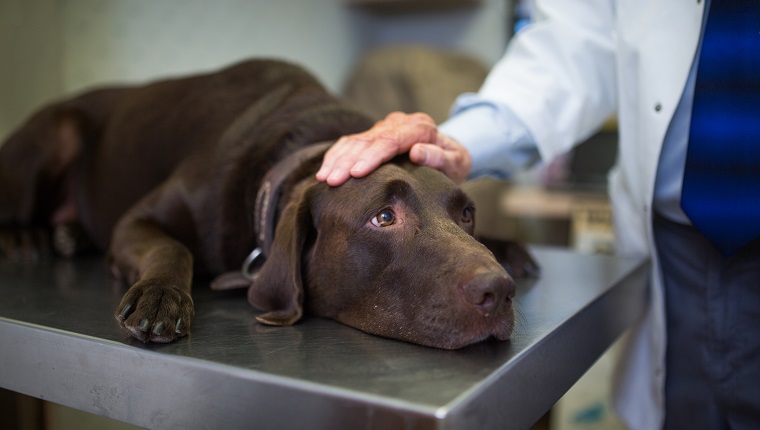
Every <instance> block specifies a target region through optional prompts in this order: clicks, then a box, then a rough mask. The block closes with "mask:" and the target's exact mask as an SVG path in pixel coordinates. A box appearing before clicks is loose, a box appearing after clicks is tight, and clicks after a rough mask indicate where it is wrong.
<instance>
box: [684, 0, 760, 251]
mask: <svg viewBox="0 0 760 430" xmlns="http://www.w3.org/2000/svg"><path fill="white" fill-rule="evenodd" d="M711 3H712V5H710V10H709V15H708V17H707V23H706V25H705V30H704V35H703V39H702V46H701V53H700V54H699V64H698V65H697V78H696V86H695V89H694V105H693V108H692V117H691V129H690V132H689V144H688V149H687V155H686V165H685V169H684V178H683V191H682V195H681V207H682V208H683V210H684V212H685V213H686V215H687V216H688V217H689V219H690V220H691V222H692V224H693V225H694V226H695V227H696V228H698V229H699V230H700V231H701V232H702V234H703V235H704V236H705V237H706V238H707V239H708V240H710V241H711V242H712V243H713V244H714V245H715V246H716V247H717V249H718V250H719V251H720V252H721V253H722V254H723V255H725V256H730V255H732V254H734V253H735V252H736V251H737V250H738V249H739V248H741V247H742V246H743V245H745V244H747V243H748V242H750V241H752V240H753V239H755V238H757V237H760V0H713V1H712V2H711Z"/></svg>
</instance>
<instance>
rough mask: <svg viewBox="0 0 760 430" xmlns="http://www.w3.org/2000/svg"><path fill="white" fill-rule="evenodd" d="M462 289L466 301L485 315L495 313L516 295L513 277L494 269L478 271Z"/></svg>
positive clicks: (488, 315)
mask: <svg viewBox="0 0 760 430" xmlns="http://www.w3.org/2000/svg"><path fill="white" fill-rule="evenodd" d="M461 289H462V296H463V297H464V299H465V301H466V302H467V303H469V304H471V305H472V306H473V307H475V309H477V311H478V312H480V314H481V315H483V316H485V317H490V316H493V315H495V314H496V313H497V312H498V310H499V307H500V306H502V304H503V303H505V302H507V301H509V300H511V299H512V297H514V296H515V283H514V281H513V280H512V278H511V277H509V275H507V274H505V273H500V272H493V271H488V272H480V273H476V274H475V275H474V276H473V277H472V278H470V280H469V281H467V282H466V283H465V284H463V285H462V287H461Z"/></svg>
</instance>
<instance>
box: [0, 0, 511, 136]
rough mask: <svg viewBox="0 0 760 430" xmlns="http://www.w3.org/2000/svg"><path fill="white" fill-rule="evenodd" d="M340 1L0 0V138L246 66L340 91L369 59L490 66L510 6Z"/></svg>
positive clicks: (488, 0)
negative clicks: (32, 117) (458, 59)
mask: <svg viewBox="0 0 760 430" xmlns="http://www.w3.org/2000/svg"><path fill="white" fill-rule="evenodd" d="M431 3H432V4H433V6H425V7H415V8H408V7H399V6H373V7H360V6H352V5H348V4H347V2H345V1H343V0H277V1H271V0H219V1H215V2H213V3H212V2H207V1H203V0H129V1H123V0H32V1H29V0H0V139H4V138H5V136H7V134H8V133H9V132H10V131H11V130H12V129H13V128H15V127H17V126H18V125H19V124H20V123H21V122H22V121H23V119H24V118H26V117H27V116H28V115H29V114H30V113H31V112H32V111H33V110H35V109H36V108H38V107H40V106H41V105H42V104H43V103H47V102H49V101H52V100H54V99H57V98H60V97H61V96H63V95H68V94H72V93H75V92H78V91H81V90H83V89H85V88H89V87H92V86H97V85H105V84H109V83H123V82H135V83H139V82H145V81H148V80H153V79H156V78H161V77H166V76H173V75H179V74H187V73H193V72H199V71H205V70H213V69H216V68H220V67H222V66H224V65H227V64H230V63H233V62H236V61H238V60H240V59H243V58H249V57H261V56H266V57H276V58H282V59H287V60H291V61H295V62H298V63H300V64H302V65H304V66H306V67H307V68H309V69H310V70H311V71H313V72H314V73H315V74H316V75H317V76H318V77H319V78H320V79H321V80H322V82H323V83H325V85H327V87H328V88H330V89H331V90H333V91H335V92H339V91H340V90H341V88H342V85H343V83H344V81H345V79H346V76H347V75H348V73H349V71H350V70H351V69H352V67H353V65H354V63H355V62H356V61H357V60H358V58H359V57H360V56H361V55H362V53H364V52H366V51H367V50H369V49H371V48H373V47H375V46H378V45H385V44H390V43H403V42H422V43H430V44H433V45H437V46H442V47H447V48H451V49H456V50H459V51H464V52H467V53H469V54H471V55H473V56H474V57H476V58H478V59H481V60H482V61H483V62H484V63H485V64H486V65H491V64H493V63H494V62H495V61H496V60H497V59H498V58H499V57H500V56H501V54H502V53H503V50H504V47H505V46H506V41H507V35H508V34H509V32H510V31H509V29H510V28H511V12H510V11H511V0H482V1H481V2H480V3H476V4H474V5H467V6H455V7H451V6H449V7H439V6H435V3H433V2H431Z"/></svg>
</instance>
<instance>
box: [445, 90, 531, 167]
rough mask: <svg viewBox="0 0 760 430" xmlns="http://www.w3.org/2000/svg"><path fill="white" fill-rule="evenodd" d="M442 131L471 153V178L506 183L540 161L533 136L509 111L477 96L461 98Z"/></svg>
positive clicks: (467, 95)
mask: <svg viewBox="0 0 760 430" xmlns="http://www.w3.org/2000/svg"><path fill="white" fill-rule="evenodd" d="M439 130H440V131H441V132H442V133H444V134H445V135H447V136H449V137H451V138H452V139H454V140H456V141H457V142H459V143H460V144H462V145H463V146H464V147H465V148H466V149H467V151H468V152H469V154H470V157H471V159H472V168H471V170H470V178H476V177H479V176H494V177H497V178H501V179H506V178H509V177H510V176H511V174H512V173H513V172H515V171H516V170H522V169H525V168H527V167H529V166H531V165H532V164H534V163H535V162H537V161H538V160H539V158H540V156H539V152H538V148H537V147H536V143H535V141H534V139H533V136H532V135H531V133H530V132H529V131H528V128H527V127H526V126H525V124H523V122H522V121H520V119H518V118H517V116H516V115H515V114H514V113H512V111H511V110H510V109H509V108H507V107H506V106H502V105H498V104H497V103H494V102H490V101H484V100H482V99H479V98H478V96H477V95H475V94H463V95H462V96H460V97H459V98H458V99H457V102H456V103H455V104H454V107H453V108H452V113H451V117H450V118H449V119H448V120H447V121H446V122H444V123H443V124H441V125H440V126H439Z"/></svg>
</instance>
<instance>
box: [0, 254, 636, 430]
mask: <svg viewBox="0 0 760 430" xmlns="http://www.w3.org/2000/svg"><path fill="white" fill-rule="evenodd" d="M531 251H532V252H533V254H534V256H535V257H536V259H537V260H538V261H539V262H540V264H541V266H542V269H543V272H542V275H541V276H540V278H538V279H528V280H523V281H520V282H518V293H517V298H516V315H517V325H516V329H515V333H514V335H513V336H512V338H511V340H509V341H507V342H498V341H486V342H482V343H479V344H475V345H472V346H469V347H466V348H463V349H460V350H457V351H444V350H438V349H432V348H426V347H421V346H417V345H412V344H409V343H404V342H400V341H395V340H390V339H384V338H380V337H377V336H372V335H368V334H365V333H362V332H360V331H358V330H355V329H352V328H349V327H346V326H343V325H341V324H338V323H336V322H334V321H331V320H326V319H321V318H314V317H307V318H306V319H305V320H303V321H302V322H299V323H298V324H296V325H294V326H292V327H267V326H263V325H260V324H258V323H257V322H256V321H255V315H256V311H255V310H254V309H253V308H251V307H250V306H249V305H248V303H247V301H246V299H245V291H225V292H217V291H210V290H209V289H208V288H207V283H208V280H207V279H198V280H196V283H195V285H194V290H193V297H194V300H195V303H196V317H195V320H194V322H193V327H192V333H191V334H190V335H189V336H188V337H186V338H183V339H181V340H179V341H177V342H175V343H172V344H165V345H156V344H148V345H144V344H142V343H140V342H137V341H133V340H131V339H130V338H128V337H126V336H125V335H124V334H123V333H122V332H121V331H120V329H119V328H118V326H117V324H116V322H115V321H114V319H113V317H112V312H113V310H114V309H115V308H116V306H117V304H118V302H119V300H120V297H121V295H122V294H123V293H124V291H125V287H124V286H123V285H122V284H120V283H119V282H117V281H116V280H114V279H113V278H111V276H110V274H109V273H108V271H107V269H106V266H105V263H104V259H103V258H102V257H93V258H87V259H77V260H63V259H55V260H51V261H47V262H42V263H37V264H29V265H23V264H10V263H0V295H1V296H0V297H2V300H0V387H3V388H6V389H10V390H13V391H17V392H20V393H24V394H27V395H31V396H34V397H38V398H41V399H45V400H49V401H53V402H56V403H60V404H64V405H67V406H70V407H74V408H77V409H81V410H84V411H88V412H92V413H96V414H99V415H104V416H108V417H111V418H114V419H117V420H121V421H125V422H129V423H132V424H135V425H138V426H143V427H148V428H204V427H211V428H277V429H286V428H326V429H327V428H378V429H384V428H389V429H472V428H478V429H489V428H527V427H529V426H530V425H532V424H533V423H534V422H535V421H536V420H538V419H539V418H540V417H541V416H542V415H543V414H544V413H545V412H546V411H547V410H548V409H549V408H550V407H551V406H552V405H553V404H554V403H555V402H556V401H557V400H558V399H559V398H560V397H561V396H562V394H563V393H564V392H565V391H567V389H569V388H570V387H571V386H572V384H573V383H574V382H575V381H576V380H577V379H578V378H580V376H581V375H582V374H583V373H584V372H585V371H586V370H587V369H588V368H589V367H590V366H591V365H592V364H593V362H594V361H595V360H596V359H597V358H598V357H599V356H600V355H601V354H602V353H603V352H604V350H605V349H606V348H607V347H608V346H609V345H610V344H611V343H612V342H613V341H614V340H615V339H616V338H617V337H618V336H619V335H620V334H621V333H622V332H623V331H624V330H625V329H626V328H628V327H630V326H631V325H632V324H633V323H634V322H635V321H636V320H637V319H638V318H639V317H640V316H641V315H642V314H643V312H644V309H645V307H646V305H647V272H648V270H649V265H648V263H647V262H646V261H642V260H638V259H628V258H618V257H612V256H599V255H595V256H592V255H581V254H577V253H573V252H570V251H567V250H561V249H553V248H531Z"/></svg>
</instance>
